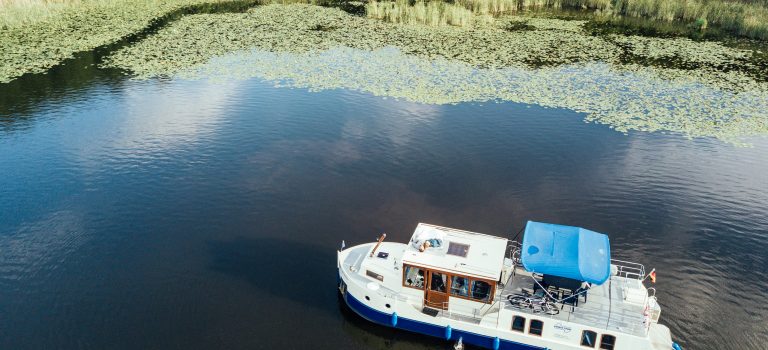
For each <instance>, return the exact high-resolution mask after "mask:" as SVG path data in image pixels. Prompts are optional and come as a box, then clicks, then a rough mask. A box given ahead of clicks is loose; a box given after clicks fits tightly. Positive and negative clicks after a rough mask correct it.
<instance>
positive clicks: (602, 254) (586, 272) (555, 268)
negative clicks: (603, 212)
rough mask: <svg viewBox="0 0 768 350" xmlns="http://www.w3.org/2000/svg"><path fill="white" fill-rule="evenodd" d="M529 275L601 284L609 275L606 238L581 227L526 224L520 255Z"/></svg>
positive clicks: (609, 259) (608, 249) (609, 250)
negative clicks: (531, 273) (534, 274)
mask: <svg viewBox="0 0 768 350" xmlns="http://www.w3.org/2000/svg"><path fill="white" fill-rule="evenodd" d="M521 259H522V262H523V266H524V267H525V269H526V270H528V271H530V272H536V273H542V274H546V275H552V276H558V277H566V278H571V279H575V280H579V281H586V282H590V283H596V284H603V283H604V282H605V281H607V280H608V278H609V277H610V274H611V245H610V242H609V240H608V236H606V235H604V234H602V233H598V232H594V231H590V230H587V229H583V228H581V227H574V226H564V225H555V224H547V223H543V222H535V221H528V224H526V226H525V233H524V236H523V248H522V252H521Z"/></svg>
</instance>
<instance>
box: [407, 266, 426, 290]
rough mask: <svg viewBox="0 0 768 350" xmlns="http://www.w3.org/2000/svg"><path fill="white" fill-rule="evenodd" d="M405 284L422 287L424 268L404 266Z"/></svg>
mask: <svg viewBox="0 0 768 350" xmlns="http://www.w3.org/2000/svg"><path fill="white" fill-rule="evenodd" d="M405 285H406V286H409V287H414V288H419V289H421V288H424V270H422V269H420V268H417V267H413V266H406V267H405Z"/></svg>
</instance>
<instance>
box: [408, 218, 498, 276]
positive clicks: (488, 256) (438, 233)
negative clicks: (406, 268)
mask: <svg viewBox="0 0 768 350" xmlns="http://www.w3.org/2000/svg"><path fill="white" fill-rule="evenodd" d="M425 237H436V238H440V240H441V241H442V243H441V245H440V247H437V248H435V247H433V248H427V249H426V250H425V251H423V252H420V251H419V245H420V244H421V242H422V241H423V240H424V238H425ZM506 250H507V239H506V238H501V237H496V236H490V235H486V234H482V233H477V232H470V231H464V230H459V229H455V228H448V227H441V226H435V225H430V224H424V223H420V224H419V225H418V226H417V227H416V230H415V231H414V233H413V236H412V237H411V241H410V242H409V243H408V247H407V248H406V250H405V253H404V254H403V263H406V264H412V265H418V266H423V267H427V268H434V269H436V270H443V271H446V272H453V273H458V274H462V275H467V276H474V277H481V278H486V279H490V280H493V281H496V280H498V279H499V277H500V276H501V269H502V266H503V265H504V253H505V252H506Z"/></svg>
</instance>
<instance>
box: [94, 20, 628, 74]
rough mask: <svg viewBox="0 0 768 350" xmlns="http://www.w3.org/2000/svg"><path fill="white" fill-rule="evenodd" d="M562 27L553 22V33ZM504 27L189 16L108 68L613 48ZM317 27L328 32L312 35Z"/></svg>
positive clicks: (481, 60) (529, 54)
mask: <svg viewBox="0 0 768 350" xmlns="http://www.w3.org/2000/svg"><path fill="white" fill-rule="evenodd" d="M561 22H567V21H559V20H555V21H553V22H552V23H553V26H555V25H558V23H561ZM499 25H503V23H501V22H499V23H490V24H484V25H482V26H478V27H475V28H473V29H472V30H466V29H463V28H457V27H452V26H442V27H427V26H423V25H392V24H388V23H383V22H381V21H377V20H372V19H367V18H363V17H357V16H351V15H349V14H347V13H345V12H343V11H341V10H338V9H334V8H323V7H317V6H310V5H287V6H283V5H267V6H259V7H256V8H253V9H251V10H249V11H248V12H247V13H242V14H221V15H194V16H188V17H185V18H183V19H181V20H179V21H178V22H176V23H174V25H173V26H170V27H168V28H165V29H163V30H160V31H159V32H158V33H157V35H152V36H150V37H148V38H146V39H145V40H143V41H141V42H139V43H137V44H135V45H131V46H129V47H126V48H124V49H121V50H119V51H118V52H116V53H115V54H113V55H112V56H110V57H108V58H107V59H106V61H107V64H108V65H111V66H115V67H122V68H126V69H129V70H131V71H133V72H134V73H136V74H137V75H138V76H145V77H146V76H156V75H173V74H174V73H175V72H177V71H179V70H180V69H184V68H187V67H190V66H192V65H195V64H201V63H204V62H206V61H207V60H208V59H209V58H210V57H213V56H217V55H221V54H225V53H228V52H231V51H235V50H241V49H249V48H262V49H265V50H269V51H291V52H306V51H311V50H326V49H328V48H331V47H335V46H347V47H353V48H359V49H367V50H370V49H375V48H381V47H385V46H396V47H399V48H401V49H402V50H403V51H404V52H405V53H407V54H414V55H419V56H423V57H428V58H429V57H447V58H453V59H456V60H459V61H463V62H467V63H469V64H472V65H475V66H482V67H506V66H516V65H526V64H530V65H541V64H563V63H571V62H580V61H590V60H603V61H612V60H614V59H615V56H616V55H618V53H619V52H618V51H617V50H616V46H615V45H614V44H612V43H610V42H608V41H606V40H604V39H602V38H599V37H594V36H590V35H586V34H584V33H577V32H574V31H569V30H563V31H559V30H532V31H525V32H510V31H506V30H503V29H501V28H499V27H498V26H499ZM317 26H323V27H326V28H335V30H329V31H318V30H313V28H315V27H317Z"/></svg>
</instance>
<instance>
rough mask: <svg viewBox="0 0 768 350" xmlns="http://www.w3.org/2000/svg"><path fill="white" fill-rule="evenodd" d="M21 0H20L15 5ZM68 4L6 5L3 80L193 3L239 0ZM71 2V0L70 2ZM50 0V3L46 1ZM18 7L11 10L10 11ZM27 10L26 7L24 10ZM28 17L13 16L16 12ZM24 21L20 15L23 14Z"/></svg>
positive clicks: (1, 29) (0, 36)
mask: <svg viewBox="0 0 768 350" xmlns="http://www.w3.org/2000/svg"><path fill="white" fill-rule="evenodd" d="M16 2H18V1H17V0H14V3H16ZM70 2H71V3H75V4H76V5H72V6H68V5H65V4H58V5H55V4H56V3H53V4H49V5H40V4H39V3H40V2H32V3H31V4H28V6H27V5H23V6H27V7H28V8H27V7H23V6H22V5H19V6H15V7H10V5H8V4H3V5H2V6H0V57H2V61H3V64H2V65H0V83H3V82H7V81H10V80H11V79H13V78H16V77H18V76H21V75H22V74H25V73H42V72H45V71H46V70H47V69H49V68H50V67H53V66H54V65H56V64H58V63H59V62H61V61H62V60H64V59H67V58H69V57H72V55H73V54H74V53H76V52H80V51H86V50H91V49H94V48H96V47H99V46H102V45H106V44H110V43H113V42H116V41H118V40H120V39H122V38H124V37H127V36H129V35H131V34H135V33H138V32H139V31H141V30H142V29H145V28H147V27H148V26H149V25H150V24H151V23H153V22H154V21H155V20H157V19H159V18H162V17H164V16H166V15H168V14H170V13H173V12H174V11H179V10H182V9H185V8H188V7H189V6H193V5H202V4H211V3H229V2H233V3H234V2H237V1H236V0H167V1H155V0H103V1H82V2H75V1H70ZM64 3H67V1H64ZM46 4H48V3H47V2H46ZM12 8H13V9H16V10H12V11H10V10H9V9H12ZM24 9H25V10H24ZM25 11H26V12H25ZM22 13H26V14H27V15H28V16H27V17H24V18H21V19H19V20H12V19H14V18H17V17H14V16H21V14H22ZM17 19H18V18H17Z"/></svg>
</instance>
